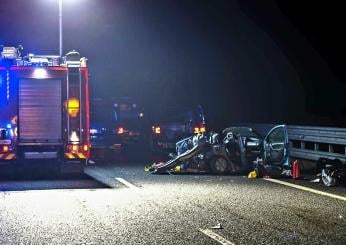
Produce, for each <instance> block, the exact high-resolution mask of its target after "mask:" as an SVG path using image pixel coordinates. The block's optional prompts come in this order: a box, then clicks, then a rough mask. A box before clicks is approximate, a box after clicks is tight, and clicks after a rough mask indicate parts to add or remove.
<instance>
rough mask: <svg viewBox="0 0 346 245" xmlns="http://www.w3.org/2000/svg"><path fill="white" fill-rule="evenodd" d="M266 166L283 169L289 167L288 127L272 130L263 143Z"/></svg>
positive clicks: (282, 126)
mask: <svg viewBox="0 0 346 245" xmlns="http://www.w3.org/2000/svg"><path fill="white" fill-rule="evenodd" d="M263 162H264V165H267V166H268V165H269V166H277V167H283V166H285V165H288V136H287V127H286V125H279V126H276V127H274V128H272V129H271V130H270V131H269V133H268V134H267V136H266V137H265V139H264V142H263Z"/></svg>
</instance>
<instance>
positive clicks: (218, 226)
mask: <svg viewBox="0 0 346 245" xmlns="http://www.w3.org/2000/svg"><path fill="white" fill-rule="evenodd" d="M211 228H212V229H215V230H217V229H223V227H222V225H221V223H217V224H216V225H215V226H213V227H211Z"/></svg>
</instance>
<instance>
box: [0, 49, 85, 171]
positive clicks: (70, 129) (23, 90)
mask: <svg viewBox="0 0 346 245" xmlns="http://www.w3.org/2000/svg"><path fill="white" fill-rule="evenodd" d="M1 50H2V52H1V56H0V132H1V134H0V164H1V163H13V162H26V163H27V162H40V161H41V160H48V161H45V162H56V163H59V165H60V166H66V165H69V164H71V165H73V163H77V164H78V165H80V166H83V165H84V164H86V163H87V161H88V159H89V155H90V140H89V90H88V68H87V59H86V58H84V57H83V58H81V57H80V54H79V53H78V52H76V51H71V52H69V53H67V54H66V56H65V57H59V56H52V55H33V54H29V55H27V56H23V57H22V56H21V50H22V47H19V48H15V47H2V48H0V51H1Z"/></svg>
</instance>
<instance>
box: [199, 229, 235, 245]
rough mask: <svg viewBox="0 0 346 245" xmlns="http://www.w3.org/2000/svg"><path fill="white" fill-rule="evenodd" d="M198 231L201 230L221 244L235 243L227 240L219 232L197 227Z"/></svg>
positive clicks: (229, 244)
mask: <svg viewBox="0 0 346 245" xmlns="http://www.w3.org/2000/svg"><path fill="white" fill-rule="evenodd" d="M199 231H200V232H202V233H203V234H204V235H206V236H208V237H210V238H211V239H213V240H215V241H217V242H218V243H220V244H223V245H235V243H233V242H230V241H228V240H227V239H226V238H223V237H222V236H220V235H219V234H217V233H215V232H213V231H211V230H209V229H199Z"/></svg>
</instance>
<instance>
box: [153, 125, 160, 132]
mask: <svg viewBox="0 0 346 245" xmlns="http://www.w3.org/2000/svg"><path fill="white" fill-rule="evenodd" d="M152 130H153V133H154V134H161V128H160V127H155V126H152Z"/></svg>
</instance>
